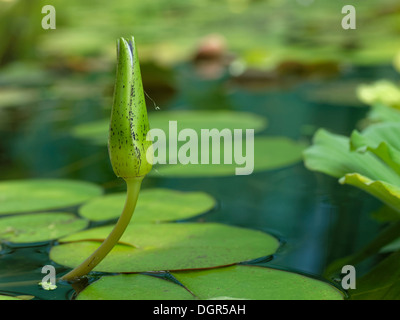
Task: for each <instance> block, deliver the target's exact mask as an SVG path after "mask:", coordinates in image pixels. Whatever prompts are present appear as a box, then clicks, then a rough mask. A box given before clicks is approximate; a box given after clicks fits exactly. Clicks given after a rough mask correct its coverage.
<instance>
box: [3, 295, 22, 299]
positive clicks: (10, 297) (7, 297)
mask: <svg viewBox="0 0 400 320" xmlns="http://www.w3.org/2000/svg"><path fill="white" fill-rule="evenodd" d="M0 300H24V299H19V298H16V297H12V296H6V295H2V294H0Z"/></svg>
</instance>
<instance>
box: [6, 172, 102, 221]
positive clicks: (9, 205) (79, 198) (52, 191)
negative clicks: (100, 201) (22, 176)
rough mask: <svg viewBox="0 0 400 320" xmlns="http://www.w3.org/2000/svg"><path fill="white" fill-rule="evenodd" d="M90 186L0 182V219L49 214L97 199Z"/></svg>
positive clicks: (46, 181) (98, 190) (43, 181)
mask: <svg viewBox="0 0 400 320" xmlns="http://www.w3.org/2000/svg"><path fill="white" fill-rule="evenodd" d="M101 193H102V189H101V188H100V187H99V186H97V185H95V184H92V183H89V182H84V181H73V180H55V179H54V180H53V179H32V180H9V181H2V182H0V215H1V214H14V213H22V212H31V211H39V210H51V209H59V208H65V207H69V206H74V205H78V204H80V203H82V202H84V201H86V200H89V199H91V198H93V197H97V196H99V195H101Z"/></svg>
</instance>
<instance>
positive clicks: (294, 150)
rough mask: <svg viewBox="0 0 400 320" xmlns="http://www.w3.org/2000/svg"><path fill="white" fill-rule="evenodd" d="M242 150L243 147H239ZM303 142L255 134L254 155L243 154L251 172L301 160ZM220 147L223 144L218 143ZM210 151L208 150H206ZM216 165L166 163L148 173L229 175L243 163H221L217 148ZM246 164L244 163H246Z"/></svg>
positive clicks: (195, 175) (153, 174) (155, 174)
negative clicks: (250, 163) (217, 158)
mask: <svg viewBox="0 0 400 320" xmlns="http://www.w3.org/2000/svg"><path fill="white" fill-rule="evenodd" d="M242 148H243V149H242V150H245V146H243V147H242ZM304 148H305V144H303V143H299V142H295V141H293V140H291V139H288V138H285V137H255V138H254V157H253V156H252V155H251V154H250V155H246V156H247V157H248V161H249V162H252V161H254V172H260V171H265V170H273V169H278V168H283V167H286V166H290V165H293V164H295V163H296V162H299V161H300V160H301V156H302V152H303V150H304ZM221 150H223V146H222V144H221ZM210 153H211V152H210ZM199 154H200V153H199ZM220 154H221V163H220V164H212V163H210V164H201V163H200V161H199V164H186V165H184V164H180V163H178V164H166V165H157V166H155V168H156V169H157V170H154V171H153V172H152V173H151V175H152V176H166V177H182V178H183V177H185V178H186V177H215V176H233V175H235V174H236V173H235V172H236V169H237V168H242V167H244V166H245V165H244V164H243V165H240V164H236V163H235V161H234V157H232V164H225V163H223V162H224V159H223V152H222V151H221V153H220ZM246 165H248V164H246Z"/></svg>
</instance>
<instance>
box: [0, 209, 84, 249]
mask: <svg viewBox="0 0 400 320" xmlns="http://www.w3.org/2000/svg"><path fill="white" fill-rule="evenodd" d="M87 225H88V222H87V221H86V220H83V219H79V218H77V217H76V216H75V215H74V214H71V213H63V212H48V213H37V214H24V215H18V216H11V217H5V218H1V219H0V241H8V242H13V243H30V242H40V241H49V240H53V239H57V238H60V237H63V236H66V235H68V234H71V233H74V232H77V231H80V230H82V229H84V228H86V227H87Z"/></svg>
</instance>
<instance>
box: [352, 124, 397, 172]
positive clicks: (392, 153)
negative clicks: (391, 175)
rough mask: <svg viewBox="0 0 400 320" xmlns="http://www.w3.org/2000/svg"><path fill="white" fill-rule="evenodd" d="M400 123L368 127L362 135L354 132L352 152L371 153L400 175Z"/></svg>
mask: <svg viewBox="0 0 400 320" xmlns="http://www.w3.org/2000/svg"><path fill="white" fill-rule="evenodd" d="M399 136H400V123H394V122H390V123H380V124H375V125H372V126H370V127H367V129H366V130H364V131H363V132H362V133H359V132H358V131H356V130H355V131H353V133H352V135H351V138H350V144H351V148H352V150H356V151H357V152H361V153H365V152H367V151H370V152H372V153H374V154H375V155H376V156H377V157H379V158H380V159H382V160H383V161H384V162H385V163H386V164H387V165H388V166H389V167H391V168H392V169H393V170H394V171H396V173H397V174H399V175H400V139H399V138H398V137H399Z"/></svg>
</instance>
